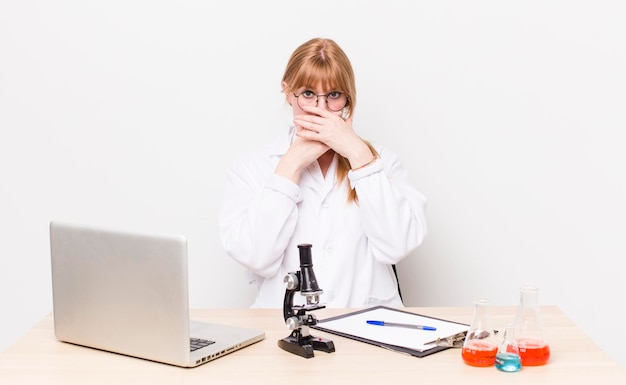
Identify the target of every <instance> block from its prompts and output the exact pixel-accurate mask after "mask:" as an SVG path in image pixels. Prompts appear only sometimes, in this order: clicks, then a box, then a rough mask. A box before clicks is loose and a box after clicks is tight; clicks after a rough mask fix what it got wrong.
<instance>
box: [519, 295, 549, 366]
mask: <svg viewBox="0 0 626 385" xmlns="http://www.w3.org/2000/svg"><path fill="white" fill-rule="evenodd" d="M538 295H539V288H537V287H535V286H522V288H521V289H520V304H519V308H518V309H517V316H516V317H515V340H516V342H517V347H518V348H519V355H520V357H521V358H522V365H523V366H537V365H543V364H545V363H546V362H548V359H549V358H550V346H549V345H548V342H547V341H546V339H545V336H544V333H543V320H542V319H541V313H540V312H539V306H538V304H537V299H538Z"/></svg>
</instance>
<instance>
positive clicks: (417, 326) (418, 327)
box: [365, 321, 437, 330]
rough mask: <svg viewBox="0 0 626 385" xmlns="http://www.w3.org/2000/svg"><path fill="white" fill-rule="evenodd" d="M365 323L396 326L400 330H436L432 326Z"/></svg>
mask: <svg viewBox="0 0 626 385" xmlns="http://www.w3.org/2000/svg"><path fill="white" fill-rule="evenodd" d="M365 322H367V323H368V324H370V325H378V326H396V327H400V328H410V329H420V330H437V328H436V327H433V326H424V325H412V324H400V323H396V322H385V321H365Z"/></svg>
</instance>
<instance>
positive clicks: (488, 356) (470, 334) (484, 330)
mask: <svg viewBox="0 0 626 385" xmlns="http://www.w3.org/2000/svg"><path fill="white" fill-rule="evenodd" d="M497 352H498V343H497V341H496V337H495V336H494V332H493V328H492V327H491V321H490V319H489V302H488V301H487V300H484V299H481V300H478V301H476V302H474V320H473V321H472V325H471V326H470V328H469V330H468V331H467V335H466V336H465V341H464V342H463V350H462V351H461V356H462V357H463V361H464V362H465V363H466V364H468V365H472V366H493V365H494V363H495V362H496V353H497Z"/></svg>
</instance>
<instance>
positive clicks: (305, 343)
mask: <svg viewBox="0 0 626 385" xmlns="http://www.w3.org/2000/svg"><path fill="white" fill-rule="evenodd" d="M278 346H279V347H280V348H281V349H283V350H286V351H288V352H289V353H293V354H295V355H298V356H301V357H304V358H312V357H313V356H315V354H314V351H315V350H320V351H322V352H326V353H332V352H334V351H335V344H334V343H333V341H331V340H329V339H326V338H319V337H313V336H308V337H302V336H301V335H300V333H299V331H294V332H293V333H291V335H290V336H289V337H285V338H283V339H282V340H278Z"/></svg>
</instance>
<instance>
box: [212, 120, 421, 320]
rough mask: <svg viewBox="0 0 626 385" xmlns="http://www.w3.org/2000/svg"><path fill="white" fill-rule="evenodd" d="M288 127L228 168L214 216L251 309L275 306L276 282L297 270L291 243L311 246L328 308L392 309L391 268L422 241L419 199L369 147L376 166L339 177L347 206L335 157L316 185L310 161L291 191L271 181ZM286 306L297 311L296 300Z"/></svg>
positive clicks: (279, 287)
mask: <svg viewBox="0 0 626 385" xmlns="http://www.w3.org/2000/svg"><path fill="white" fill-rule="evenodd" d="M292 135H293V127H291V128H290V131H289V133H288V134H285V135H283V136H281V137H279V138H277V140H275V141H274V142H273V143H271V144H270V145H268V146H266V147H263V148H262V149H260V150H258V151H256V152H253V153H251V154H249V155H247V156H245V157H243V158H242V159H240V160H239V161H238V162H236V163H235V164H234V165H233V166H231V167H230V168H229V169H228V172H227V183H226V189H225V195H224V203H223V206H222V210H221V213H220V218H219V221H220V223H219V224H220V239H221V242H222V245H223V247H224V250H225V251H226V253H227V254H228V255H229V256H231V257H232V258H233V259H235V260H236V261H238V262H239V263H241V264H242V265H243V266H245V267H246V268H247V269H248V270H249V271H250V277H251V279H250V281H251V283H256V284H257V285H258V294H257V298H256V300H255V302H254V304H253V305H252V307H265V308H281V307H282V305H283V298H284V295H285V284H284V282H283V279H284V277H285V275H286V274H287V273H289V272H294V271H297V270H300V254H299V249H298V245H299V244H303V243H308V244H311V245H312V248H311V255H312V259H313V270H314V272H315V276H316V278H317V282H318V284H319V286H320V288H321V289H322V290H323V294H322V295H321V296H320V302H321V303H324V304H325V305H326V306H328V307H342V308H345V307H353V308H358V307H368V306H373V305H387V306H402V301H401V300H400V297H399V294H398V291H397V282H396V278H395V276H394V273H393V270H392V267H391V265H392V264H395V263H397V262H399V261H400V260H401V259H402V258H404V257H405V256H406V255H407V254H409V253H410V252H411V251H412V250H414V249H415V248H416V247H417V246H418V245H419V244H420V243H421V242H422V240H423V238H424V236H425V235H426V224H425V220H424V208H425V205H426V199H425V198H424V196H422V194H420V192H418V191H417V190H416V189H415V188H413V187H412V186H411V185H410V184H409V181H408V175H407V172H406V170H405V168H404V167H403V165H402V164H401V162H400V159H399V158H398V156H397V155H396V154H394V153H392V152H391V151H389V150H388V149H386V148H384V147H380V146H375V147H376V150H377V151H378V152H379V155H380V158H379V159H378V160H376V161H375V162H374V163H373V164H372V165H370V166H367V167H364V168H362V169H359V170H356V171H350V172H349V173H348V180H349V183H350V185H351V186H353V187H354V188H356V191H357V194H358V204H356V203H347V194H348V183H347V181H345V180H344V182H343V183H341V184H338V183H337V182H336V176H335V175H336V169H337V156H335V159H334V160H333V162H332V164H331V166H330V168H329V169H328V172H327V173H326V178H324V177H323V176H322V172H321V169H320V167H319V165H318V164H317V162H314V163H313V164H311V165H310V166H309V167H308V168H307V169H306V170H304V171H303V173H302V175H301V178H300V182H299V185H296V184H294V183H293V182H292V181H290V180H288V179H286V178H283V177H279V176H277V175H275V174H274V170H275V168H276V165H277V164H278V161H279V159H280V158H281V157H282V156H283V155H284V154H285V152H286V151H287V149H288V148H289V145H290V138H292ZM295 297H296V298H295V299H294V302H295V303H302V302H304V300H303V299H302V300H300V299H299V298H298V297H302V296H301V295H300V294H299V293H296V295H295Z"/></svg>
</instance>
